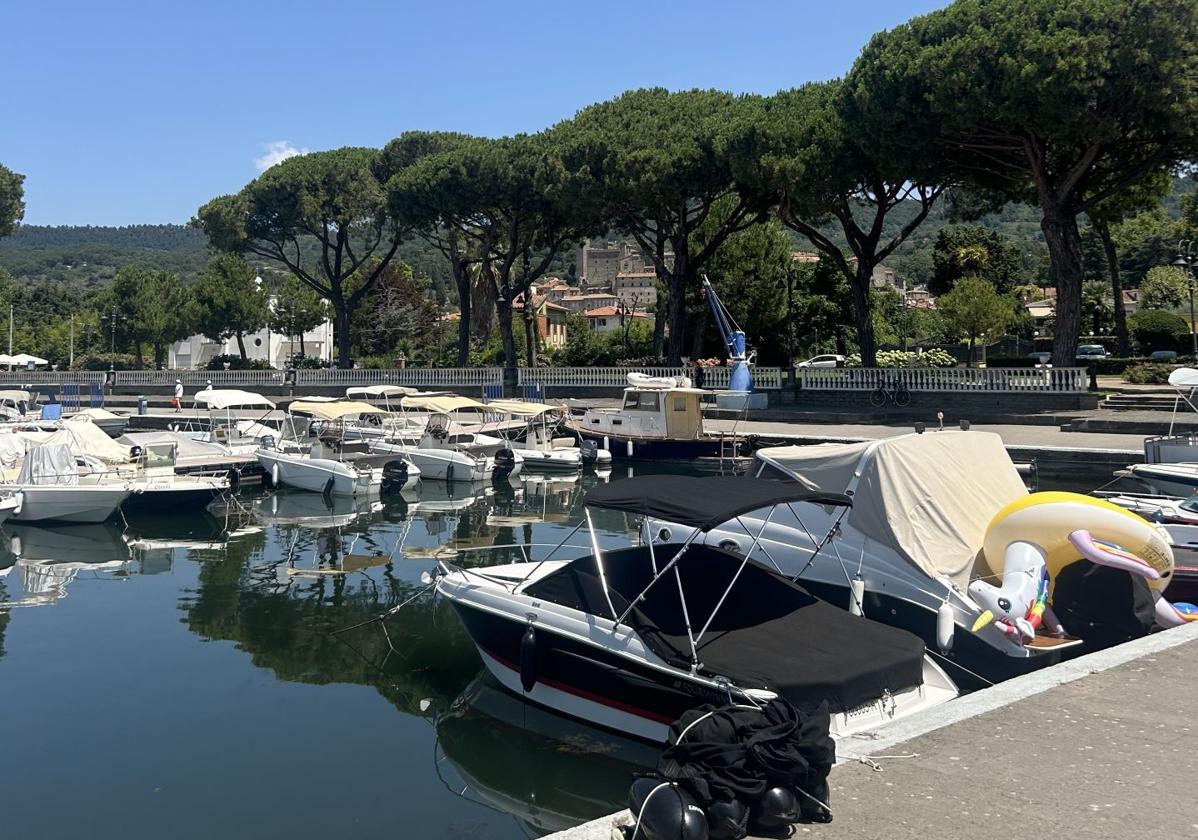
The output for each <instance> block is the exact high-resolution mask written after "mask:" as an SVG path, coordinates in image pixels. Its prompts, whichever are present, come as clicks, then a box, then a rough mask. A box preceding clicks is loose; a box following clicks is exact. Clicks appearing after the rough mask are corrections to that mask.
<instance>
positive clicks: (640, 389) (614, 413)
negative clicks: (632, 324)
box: [566, 372, 745, 461]
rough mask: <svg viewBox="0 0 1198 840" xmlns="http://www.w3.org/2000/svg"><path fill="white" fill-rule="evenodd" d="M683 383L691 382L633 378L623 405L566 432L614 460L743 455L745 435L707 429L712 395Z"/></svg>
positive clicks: (578, 420)
mask: <svg viewBox="0 0 1198 840" xmlns="http://www.w3.org/2000/svg"><path fill="white" fill-rule="evenodd" d="M680 381H681V382H686V381H687V380H685V378H684V377H679V378H677V379H676V378H674V377H648V376H646V375H644V374H640V373H635V372H634V373H629V374H628V387H627V388H625V389H624V402H623V405H621V406H620V407H619V408H590V409H587V411H586V412H585V413H584V414H583V415H582V417H575V418H571V419H570V420H569V421H568V422H567V424H566V427H567V428H568V429H569V430H570V431H571V432H572V433H574V434H575V435H576V436H577V437H578V440H579V445H580V446H584V447H585V446H593V447H595V448H597V449H600V450H604V451H606V452H610V453H611V456H612V457H613V458H629V459H637V460H648V461H656V460H694V459H696V458H719V459H725V460H728V459H736V458H738V457H741V456H742V455H744V454H745V452H744V443H745V441H744V440H743V439H742V438H741V437H740V436H738V435H736V434H727V435H725V434H720V433H714V434H713V433H711V432H708V431H706V430H705V429H704V428H703V411H702V401H703V397H704V396H706V395H707V392H706V391H703V390H701V389H699V388H691V387H690V386H689V385H688V384H681V383H680Z"/></svg>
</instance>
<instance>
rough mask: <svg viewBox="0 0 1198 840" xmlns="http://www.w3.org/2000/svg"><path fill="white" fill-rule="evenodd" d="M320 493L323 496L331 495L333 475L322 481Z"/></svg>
mask: <svg viewBox="0 0 1198 840" xmlns="http://www.w3.org/2000/svg"><path fill="white" fill-rule="evenodd" d="M321 493H322V495H325V496H331V495H333V476H331V475H330V476H329V480H328V481H326V482H325V483H324V490H322V491H321Z"/></svg>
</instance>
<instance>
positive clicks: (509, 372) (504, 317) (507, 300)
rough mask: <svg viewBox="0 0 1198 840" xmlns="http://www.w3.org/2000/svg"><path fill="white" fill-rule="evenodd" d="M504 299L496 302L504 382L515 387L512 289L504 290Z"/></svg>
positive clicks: (516, 377)
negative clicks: (501, 344)
mask: <svg viewBox="0 0 1198 840" xmlns="http://www.w3.org/2000/svg"><path fill="white" fill-rule="evenodd" d="M501 297H502V298H503V299H502V300H497V301H496V302H495V311H496V314H498V316H499V338H500V340H501V341H502V342H503V384H504V386H506V387H507V388H509V389H514V388H515V387H516V384H517V382H518V375H517V372H516V336H515V334H514V333H513V332H512V297H511V293H510V291H506V292H504V293H503V294H502V295H501Z"/></svg>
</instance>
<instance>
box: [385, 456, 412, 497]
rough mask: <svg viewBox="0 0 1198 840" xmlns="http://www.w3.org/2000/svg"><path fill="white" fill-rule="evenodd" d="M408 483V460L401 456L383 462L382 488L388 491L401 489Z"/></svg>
mask: <svg viewBox="0 0 1198 840" xmlns="http://www.w3.org/2000/svg"><path fill="white" fill-rule="evenodd" d="M407 483H408V462H407V461H405V460H403V459H402V458H396V459H395V460H394V461H388V462H387V463H385V464H383V489H384V490H386V491H388V492H396V491H399V490H402V489H403V487H404V485H405V484H407Z"/></svg>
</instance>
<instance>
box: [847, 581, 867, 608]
mask: <svg viewBox="0 0 1198 840" xmlns="http://www.w3.org/2000/svg"><path fill="white" fill-rule="evenodd" d="M849 612H851V613H852V614H853V615H865V581H864V580H862V578H861V575H853V580H852V581H851V582H850V583H849Z"/></svg>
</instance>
